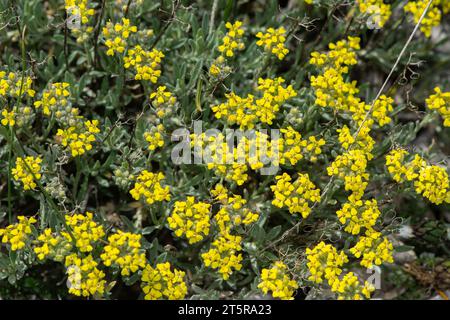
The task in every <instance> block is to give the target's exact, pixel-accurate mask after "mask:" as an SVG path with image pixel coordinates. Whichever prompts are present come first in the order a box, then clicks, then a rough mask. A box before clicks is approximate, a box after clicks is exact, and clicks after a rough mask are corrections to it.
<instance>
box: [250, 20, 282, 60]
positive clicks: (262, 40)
mask: <svg viewBox="0 0 450 320" xmlns="http://www.w3.org/2000/svg"><path fill="white" fill-rule="evenodd" d="M256 37H257V38H258V39H259V40H258V41H256V45H257V46H260V47H264V50H265V51H266V52H269V53H272V54H273V55H275V56H276V57H277V58H278V59H280V60H283V58H284V57H285V56H286V55H287V54H288V53H289V50H288V49H287V48H286V47H285V42H286V29H284V28H283V27H280V28H278V29H274V28H268V29H267V30H266V32H265V33H262V32H258V33H257V34H256Z"/></svg>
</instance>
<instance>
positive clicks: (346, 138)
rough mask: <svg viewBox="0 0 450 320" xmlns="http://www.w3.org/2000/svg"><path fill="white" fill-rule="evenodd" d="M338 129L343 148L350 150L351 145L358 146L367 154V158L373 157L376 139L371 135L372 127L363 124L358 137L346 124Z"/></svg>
mask: <svg viewBox="0 0 450 320" xmlns="http://www.w3.org/2000/svg"><path fill="white" fill-rule="evenodd" d="M336 131H337V132H338V133H339V137H338V139H339V143H340V144H341V146H342V148H344V149H345V150H349V149H350V148H351V147H356V149H360V150H361V151H363V152H364V153H365V154H366V157H367V160H371V159H372V158H373V155H372V154H371V152H372V149H373V146H374V144H375V141H374V140H373V139H372V137H371V136H370V135H369V132H370V128H369V127H368V126H366V125H363V126H362V127H361V130H359V132H358V135H357V136H356V138H354V137H353V136H354V133H351V132H350V129H349V127H347V126H346V125H344V126H343V127H342V128H340V129H337V130H336Z"/></svg>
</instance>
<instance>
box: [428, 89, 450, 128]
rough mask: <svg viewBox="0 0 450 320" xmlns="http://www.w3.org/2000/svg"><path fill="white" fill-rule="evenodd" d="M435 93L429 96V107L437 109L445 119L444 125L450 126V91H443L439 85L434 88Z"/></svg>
mask: <svg viewBox="0 0 450 320" xmlns="http://www.w3.org/2000/svg"><path fill="white" fill-rule="evenodd" d="M434 92H435V94H432V95H431V96H430V97H428V98H427V100H426V104H427V107H428V108H429V109H431V110H436V111H437V112H438V113H439V114H440V115H441V116H442V118H443V119H444V126H445V127H450V92H442V90H441V89H440V88H438V87H436V88H434Z"/></svg>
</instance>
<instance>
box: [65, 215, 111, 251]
mask: <svg viewBox="0 0 450 320" xmlns="http://www.w3.org/2000/svg"><path fill="white" fill-rule="evenodd" d="M66 224H67V225H68V226H69V227H70V228H71V230H72V234H73V237H74V240H75V245H76V247H77V248H78V249H79V250H80V251H81V252H91V251H92V250H94V244H95V243H96V242H97V241H99V240H100V239H101V238H103V236H104V235H105V231H104V229H103V226H102V225H100V224H98V223H96V222H95V221H94V215H93V214H92V213H91V212H86V214H85V215H82V214H74V215H71V216H70V215H66Z"/></svg>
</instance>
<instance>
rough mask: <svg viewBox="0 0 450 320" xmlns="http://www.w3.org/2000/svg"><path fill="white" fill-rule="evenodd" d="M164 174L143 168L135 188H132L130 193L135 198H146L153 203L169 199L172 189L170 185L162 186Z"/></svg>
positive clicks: (149, 202) (148, 202)
mask: <svg viewBox="0 0 450 320" xmlns="http://www.w3.org/2000/svg"><path fill="white" fill-rule="evenodd" d="M163 179H164V174H163V173H161V172H159V173H153V172H149V171H147V170H143V171H142V172H141V173H140V174H139V176H138V178H137V181H136V183H135V184H134V188H133V189H131V190H130V194H131V196H132V197H133V199H135V200H140V199H141V198H143V199H145V201H146V202H147V204H153V203H155V202H159V201H164V200H166V201H169V200H170V191H169V187H168V186H164V187H163V186H161V183H160V182H161V180H163Z"/></svg>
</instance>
